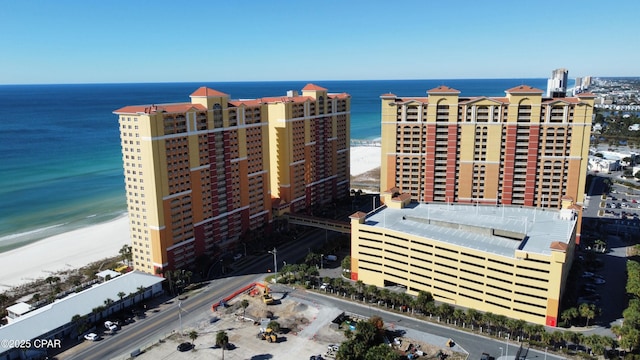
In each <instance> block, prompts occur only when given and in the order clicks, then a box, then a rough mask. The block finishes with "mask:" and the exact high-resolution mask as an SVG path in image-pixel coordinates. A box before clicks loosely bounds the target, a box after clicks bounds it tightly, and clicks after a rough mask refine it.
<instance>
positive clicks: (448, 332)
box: [273, 288, 565, 360]
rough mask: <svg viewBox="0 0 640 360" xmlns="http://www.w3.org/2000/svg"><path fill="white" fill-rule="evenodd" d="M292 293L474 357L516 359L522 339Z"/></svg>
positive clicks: (539, 355) (531, 355) (532, 355)
mask: <svg viewBox="0 0 640 360" xmlns="http://www.w3.org/2000/svg"><path fill="white" fill-rule="evenodd" d="M273 291H277V288H274V289H273ZM288 296H291V297H293V298H295V297H301V298H303V299H306V300H313V301H315V302H317V303H318V304H322V305H323V306H331V307H335V308H338V309H341V310H343V311H346V312H351V313H355V314H359V315H362V316H368V317H371V316H380V317H381V318H382V320H384V323H385V324H386V325H387V326H393V328H395V329H401V328H406V329H412V330H415V331H419V332H423V333H429V334H435V335H438V336H440V337H444V338H450V339H452V340H453V341H454V342H455V343H456V344H457V345H459V346H460V347H462V348H463V349H464V350H465V351H467V352H468V353H469V357H468V358H469V359H471V360H473V359H480V356H481V355H482V353H483V352H486V353H489V354H490V355H491V356H493V357H495V358H496V359H498V358H500V357H501V355H504V356H503V357H502V359H501V360H506V359H513V358H514V357H515V354H516V352H517V350H518V348H519V346H520V344H519V343H517V342H514V341H513V338H512V339H509V340H507V339H506V338H505V339H504V340H503V341H499V340H496V339H494V338H490V337H488V336H482V335H478V334H475V333H471V332H467V331H462V330H458V329H455V328H451V327H448V326H446V325H441V324H437V323H432V322H427V321H421V320H416V319H415V318H412V317H410V316H407V315H403V314H397V313H394V312H389V311H385V310H384V309H381V308H379V307H378V306H375V305H374V306H371V305H367V304H363V303H361V302H353V301H348V300H342V299H340V298H337V297H334V296H325V295H322V294H318V293H315V292H311V291H304V290H298V291H294V292H290V293H289V295H288ZM507 345H508V346H507ZM501 349H502V350H501ZM526 358H527V359H533V358H541V359H542V358H548V359H565V357H561V356H557V355H554V354H551V353H546V354H545V352H544V351H537V350H533V349H531V350H529V352H528V354H527V356H526Z"/></svg>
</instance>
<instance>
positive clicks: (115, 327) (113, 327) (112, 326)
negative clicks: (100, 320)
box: [104, 321, 118, 331]
mask: <svg viewBox="0 0 640 360" xmlns="http://www.w3.org/2000/svg"><path fill="white" fill-rule="evenodd" d="M104 327H106V328H107V330H109V331H116V330H118V325H116V324H115V323H114V322H113V321H105V322H104Z"/></svg>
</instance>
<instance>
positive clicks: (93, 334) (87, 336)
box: [84, 333, 100, 341]
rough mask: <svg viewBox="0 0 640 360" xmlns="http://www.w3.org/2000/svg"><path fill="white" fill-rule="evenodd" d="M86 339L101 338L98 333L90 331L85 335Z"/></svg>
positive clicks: (94, 339)
mask: <svg viewBox="0 0 640 360" xmlns="http://www.w3.org/2000/svg"><path fill="white" fill-rule="evenodd" d="M84 338H85V340H89V341H96V340H98V339H99V338H100V336H98V334H96V333H89V334H86V335H85V336H84Z"/></svg>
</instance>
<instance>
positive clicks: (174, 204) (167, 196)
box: [114, 84, 350, 274]
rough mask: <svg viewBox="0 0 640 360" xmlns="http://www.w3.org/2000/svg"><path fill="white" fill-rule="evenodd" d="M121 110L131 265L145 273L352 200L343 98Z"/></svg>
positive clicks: (205, 97) (308, 92)
mask: <svg viewBox="0 0 640 360" xmlns="http://www.w3.org/2000/svg"><path fill="white" fill-rule="evenodd" d="M302 92H303V94H302V96H299V95H298V94H297V92H293V91H292V92H290V93H289V94H288V95H287V96H279V97H270V98H261V99H251V100H232V99H229V96H228V95H227V94H224V93H222V92H219V91H216V90H213V89H209V88H206V87H201V88H199V89H198V90H196V91H195V92H194V93H193V94H191V102H188V103H176V104H159V105H140V106H126V107H123V108H121V109H118V110H116V111H115V112H114V113H115V114H117V115H118V116H119V125H120V137H121V145H122V159H123V165H124V175H125V187H126V194H127V206H128V212H129V222H130V234H131V242H132V252H133V264H134V267H135V268H136V269H138V270H141V271H145V272H148V273H152V274H153V273H164V272H165V271H166V270H172V269H176V268H185V267H189V266H191V265H193V264H194V261H195V259H196V258H197V257H198V256H200V255H206V256H214V255H221V254H224V253H228V252H230V251H234V250H235V251H238V250H240V249H242V245H241V244H240V242H239V239H240V237H241V236H242V235H243V234H244V233H246V232H247V231H250V230H256V229H259V228H268V226H269V224H270V223H271V221H272V217H273V214H276V215H278V214H280V213H284V212H288V211H296V212H299V211H304V210H305V209H308V208H310V207H312V206H314V205H316V204H323V203H326V202H331V201H333V200H335V199H339V198H343V197H348V196H349V128H350V96H349V95H348V94H329V93H327V89H324V88H321V87H319V86H316V85H313V84H309V85H307V86H306V87H305V88H304V89H303V90H302Z"/></svg>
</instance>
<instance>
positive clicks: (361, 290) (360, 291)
mask: <svg viewBox="0 0 640 360" xmlns="http://www.w3.org/2000/svg"><path fill="white" fill-rule="evenodd" d="M356 289H357V290H358V294H360V295H362V294H363V293H364V282H363V281H362V280H358V281H356Z"/></svg>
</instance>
